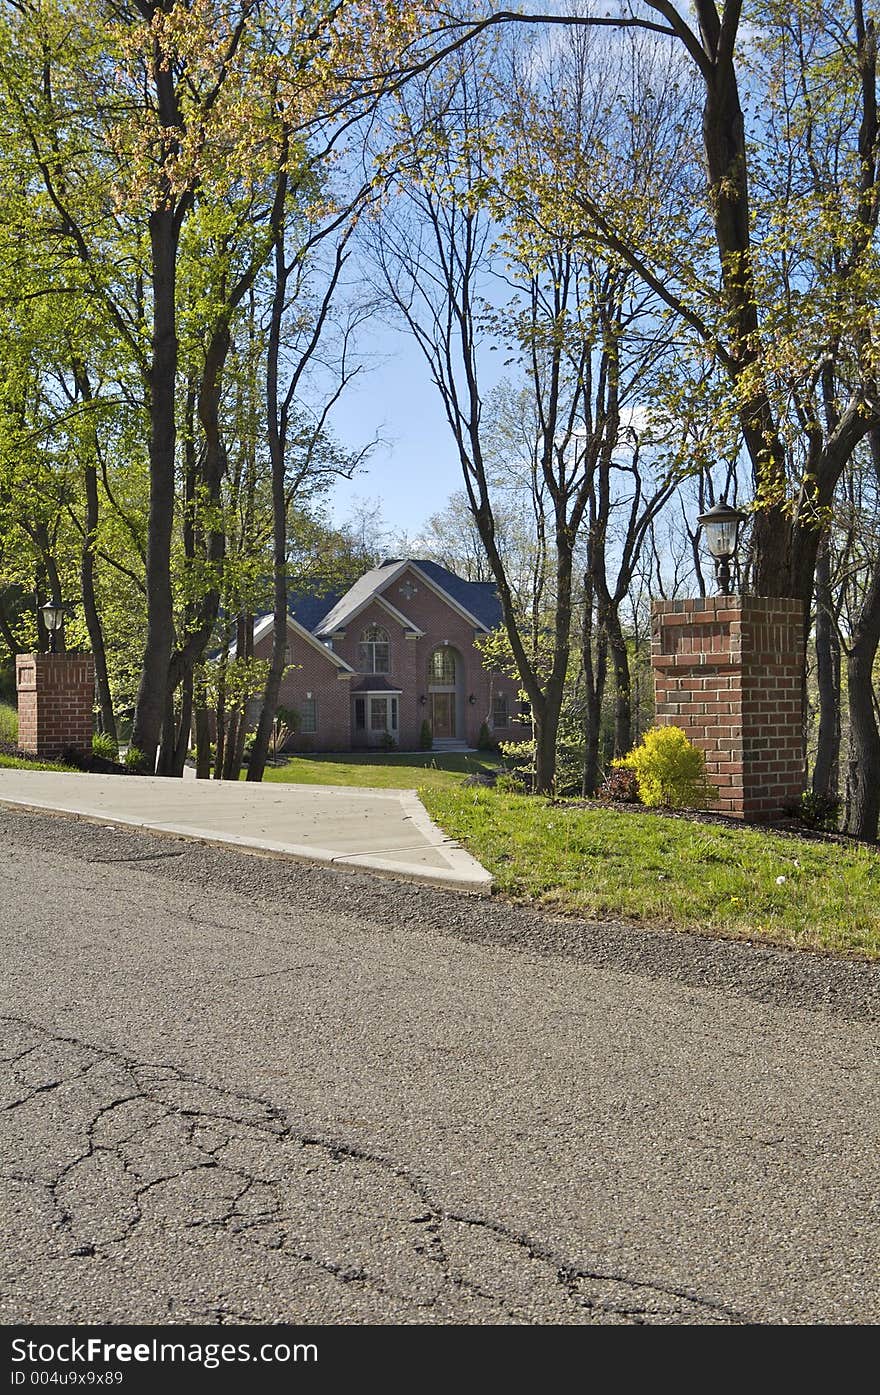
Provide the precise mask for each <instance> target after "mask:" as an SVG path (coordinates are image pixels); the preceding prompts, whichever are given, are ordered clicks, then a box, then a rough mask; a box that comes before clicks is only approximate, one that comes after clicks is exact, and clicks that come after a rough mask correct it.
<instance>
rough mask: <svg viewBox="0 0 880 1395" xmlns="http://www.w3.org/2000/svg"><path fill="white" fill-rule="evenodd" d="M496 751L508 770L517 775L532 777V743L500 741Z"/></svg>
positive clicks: (533, 757) (533, 748) (533, 766)
mask: <svg viewBox="0 0 880 1395" xmlns="http://www.w3.org/2000/svg"><path fill="white" fill-rule="evenodd" d="M498 749H499V751H500V752H501V756H502V759H503V761H504V764H505V766H506V768H507V769H508V770H510V771H512V772H516V773H517V774H519V775H534V773H535V743H534V741H500V742H499V743H498Z"/></svg>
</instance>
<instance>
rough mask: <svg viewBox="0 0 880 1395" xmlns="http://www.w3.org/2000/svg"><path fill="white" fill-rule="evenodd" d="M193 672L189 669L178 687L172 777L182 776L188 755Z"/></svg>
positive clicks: (190, 734) (191, 715) (190, 735)
mask: <svg viewBox="0 0 880 1395" xmlns="http://www.w3.org/2000/svg"><path fill="white" fill-rule="evenodd" d="M193 688H194V684H193V672H192V669H190V670H189V671H188V672H187V673H186V674H185V675H184V679H183V682H182V684H181V686H180V715H179V717H178V720H177V740H176V743H175V747H174V769H173V770H172V772H171V773H172V775H176V776H178V777H182V776H183V767H184V766H185V765H186V758H187V756H188V755H189V747H190V740H191V737H192V717H193Z"/></svg>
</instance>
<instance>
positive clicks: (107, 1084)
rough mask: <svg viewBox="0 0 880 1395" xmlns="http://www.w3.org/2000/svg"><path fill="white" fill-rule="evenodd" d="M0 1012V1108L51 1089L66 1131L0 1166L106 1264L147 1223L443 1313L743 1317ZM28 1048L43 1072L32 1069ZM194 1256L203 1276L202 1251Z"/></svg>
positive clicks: (201, 1313)
mask: <svg viewBox="0 0 880 1395" xmlns="http://www.w3.org/2000/svg"><path fill="white" fill-rule="evenodd" d="M0 1026H2V1027H3V1028H6V1029H10V1030H11V1031H12V1032H13V1033H16V1032H17V1033H19V1034H22V1033H23V1034H26V1035H27V1036H29V1037H30V1044H29V1045H25V1046H24V1048H23V1049H18V1050H17V1054H14V1055H12V1056H9V1057H7V1058H6V1061H7V1064H8V1065H10V1066H11V1068H12V1070H13V1073H14V1075H15V1076H16V1077H17V1080H16V1090H17V1091H18V1092H19V1093H18V1094H17V1095H16V1098H14V1099H13V1100H12V1101H11V1102H10V1103H9V1104H7V1105H6V1106H5V1108H4V1111H3V1113H4V1114H5V1116H6V1118H7V1120H8V1121H10V1122H14V1121H15V1120H16V1119H17V1117H18V1116H19V1115H22V1114H23V1116H25V1118H24V1125H25V1133H26V1136H27V1137H28V1138H29V1137H30V1136H31V1135H32V1133H33V1132H34V1130H35V1128H36V1127H37V1125H38V1122H39V1116H38V1111H39V1109H40V1108H41V1105H42V1101H43V1099H45V1098H47V1097H49V1096H50V1095H54V1097H55V1098H56V1099H57V1098H58V1093H57V1092H58V1091H59V1090H62V1091H63V1092H64V1100H63V1117H64V1120H65V1122H66V1121H68V1120H69V1119H71V1118H72V1117H74V1116H75V1115H77V1114H78V1115H79V1119H80V1122H79V1123H77V1124H75V1125H73V1134H74V1137H73V1138H67V1139H66V1140H61V1139H59V1138H55V1147H56V1156H55V1159H54V1162H53V1163H52V1165H51V1166H49V1167H45V1166H44V1170H43V1172H42V1174H41V1172H40V1168H39V1165H37V1166H36V1170H32V1171H30V1172H28V1171H27V1170H24V1169H22V1168H21V1167H19V1168H16V1167H15V1166H14V1165H13V1167H12V1168H10V1169H8V1170H7V1171H6V1172H5V1174H4V1175H5V1176H6V1178H7V1179H8V1180H9V1181H14V1182H17V1183H19V1184H23V1185H26V1186H29V1187H34V1188H37V1189H39V1190H40V1191H41V1193H42V1194H43V1195H44V1196H45V1197H46V1198H47V1199H48V1201H49V1202H50V1203H51V1207H52V1210H53V1214H54V1217H55V1226H54V1228H55V1231H56V1233H57V1235H60V1236H61V1237H62V1238H63V1240H64V1244H65V1245H66V1255H67V1257H68V1258H69V1259H70V1258H76V1259H79V1260H85V1261H91V1262H94V1263H96V1264H101V1263H103V1264H105V1265H111V1266H113V1267H114V1269H117V1270H118V1269H119V1267H120V1266H123V1267H124V1265H125V1264H126V1263H129V1262H130V1261H131V1259H132V1256H133V1254H135V1255H136V1254H137V1253H138V1252H139V1249H143V1248H144V1247H145V1246H146V1245H147V1244H148V1241H149V1238H150V1236H152V1235H155V1234H156V1233H161V1234H162V1235H167V1234H168V1233H173V1234H174V1235H176V1236H177V1237H178V1238H179V1239H180V1240H181V1241H182V1242H184V1243H185V1242H186V1237H187V1236H191V1237H193V1242H195V1241H196V1240H197V1238H198V1237H208V1238H209V1244H210V1242H211V1240H214V1241H216V1242H217V1243H220V1242H221V1241H222V1242H223V1243H230V1244H231V1245H232V1246H233V1247H234V1251H235V1255H236V1256H237V1257H238V1260H239V1262H245V1263H246V1262H247V1257H248V1256H250V1257H251V1260H252V1261H253V1257H254V1256H255V1255H256V1254H258V1253H262V1254H263V1255H264V1256H266V1257H272V1258H273V1259H274V1260H276V1261H277V1262H279V1263H280V1262H283V1263H284V1264H286V1265H292V1266H294V1267H296V1266H307V1267H308V1268H309V1269H311V1270H312V1271H319V1272H320V1273H321V1274H323V1275H326V1276H329V1277H330V1278H331V1279H332V1280H333V1281H334V1282H336V1283H338V1284H340V1285H342V1286H345V1287H349V1288H351V1287H354V1288H360V1289H362V1290H365V1291H369V1292H372V1293H374V1294H378V1295H382V1296H384V1297H386V1298H387V1297H390V1298H391V1299H393V1300H395V1301H396V1302H397V1303H398V1304H403V1305H404V1306H405V1308H406V1309H407V1310H408V1311H409V1313H410V1315H411V1316H412V1315H413V1314H416V1315H417V1314H421V1315H422V1320H429V1321H430V1320H432V1318H431V1317H430V1316H428V1317H427V1318H426V1317H425V1315H426V1314H432V1313H437V1314H439V1316H438V1317H436V1318H435V1319H433V1320H438V1321H443V1320H453V1321H455V1320H461V1316H460V1312H461V1304H462V1302H465V1303H467V1302H470V1301H476V1302H478V1303H483V1304H487V1305H489V1308H490V1314H491V1318H492V1320H495V1321H506V1322H515V1323H521V1322H529V1321H535V1320H539V1321H549V1322H554V1321H555V1322H560V1321H562V1322H589V1321H600V1322H608V1321H618V1322H621V1321H622V1322H628V1323H632V1324H644V1323H649V1322H658V1321H661V1322H662V1321H674V1322H676V1323H681V1322H698V1323H707V1322H721V1323H728V1324H731V1323H744V1322H749V1321H751V1320H752V1319H750V1318H749V1317H747V1316H746V1315H745V1314H743V1313H741V1312H739V1311H737V1310H736V1309H734V1308H732V1307H730V1306H728V1305H727V1304H725V1303H723V1302H721V1301H718V1300H716V1299H713V1298H711V1297H708V1296H706V1295H703V1294H700V1293H697V1292H696V1291H694V1290H692V1289H688V1288H685V1287H675V1286H670V1285H669V1284H665V1283H663V1282H660V1281H658V1280H653V1279H650V1278H646V1277H639V1276H631V1275H629V1274H626V1273H621V1272H615V1271H610V1270H604V1269H600V1268H591V1267H589V1266H584V1265H580V1264H577V1263H574V1262H572V1260H571V1258H569V1257H566V1256H564V1255H560V1254H559V1253H558V1252H557V1251H556V1250H555V1249H554V1248H553V1247H552V1246H551V1245H549V1244H545V1243H543V1242H541V1241H540V1240H538V1239H536V1238H535V1237H534V1236H531V1235H529V1234H527V1233H525V1232H520V1231H517V1230H515V1229H513V1228H511V1227H510V1226H508V1225H506V1224H504V1223H503V1222H502V1221H500V1220H495V1219H492V1218H491V1217H487V1216H483V1215H479V1214H475V1213H472V1212H469V1211H466V1210H460V1209H454V1208H450V1207H446V1206H443V1205H442V1204H441V1203H440V1202H439V1201H438V1200H437V1199H436V1198H435V1197H434V1195H433V1194H432V1191H431V1189H430V1188H429V1186H428V1185H427V1184H426V1183H425V1182H423V1181H422V1180H421V1179H419V1178H418V1177H416V1176H414V1175H412V1174H411V1173H410V1171H408V1169H407V1168H406V1167H405V1166H403V1165H402V1164H401V1163H399V1162H396V1161H394V1160H393V1159H392V1158H388V1157H385V1156H382V1155H381V1154H379V1153H375V1152H371V1151H369V1150H368V1149H365V1148H360V1147H357V1146H353V1145H351V1144H348V1143H344V1142H342V1141H340V1140H338V1139H333V1138H329V1137H325V1136H322V1135H320V1134H316V1133H310V1132H307V1131H303V1130H302V1129H301V1128H297V1127H296V1125H295V1123H294V1122H293V1121H292V1119H291V1117H290V1115H289V1114H288V1112H287V1111H286V1110H285V1109H283V1108H281V1107H279V1106H278V1105H277V1104H274V1103H273V1102H272V1101H270V1100H267V1099H265V1098H262V1097H260V1096H259V1095H255V1094H248V1093H246V1092H243V1091H236V1090H234V1089H231V1088H229V1087H226V1086H217V1085H214V1084H212V1083H211V1082H210V1081H208V1080H203V1079H200V1078H199V1077H197V1076H195V1075H192V1074H189V1073H187V1072H185V1071H183V1070H181V1069H179V1068H178V1067H176V1066H171V1065H158V1064H156V1063H154V1062H149V1061H138V1060H135V1059H132V1058H130V1057H128V1056H126V1055H124V1054H123V1053H122V1052H120V1051H116V1050H113V1049H112V1048H108V1047H104V1046H96V1045H93V1044H91V1043H88V1042H84V1041H81V1040H79V1039H78V1038H76V1037H70V1036H64V1035H60V1034H58V1033H54V1032H52V1031H51V1030H50V1029H49V1028H47V1027H45V1026H43V1025H41V1024H39V1023H35V1022H31V1021H28V1020H27V1019H25V1018H19V1017H13V1016H9V1015H3V1016H0ZM21 1047H22V1043H21V1041H19V1042H18V1043H17V1048H21ZM41 1051H43V1052H44V1054H45V1055H47V1056H48V1058H49V1061H50V1063H51V1067H52V1069H51V1078H49V1079H40V1078H39V1070H40V1061H41V1056H40V1052H41ZM65 1055H66V1056H67V1057H68V1060H67V1064H66V1066H65V1063H64V1061H63V1059H62V1060H61V1061H59V1057H60V1058H63V1057H65ZM22 1076H26V1077H27V1078H22ZM22 1091H24V1092H22ZM35 1111H37V1117H34V1114H35ZM67 1127H68V1129H69V1128H70V1125H69V1124H68V1125H67ZM63 1142H64V1143H66V1145H67V1148H68V1155H67V1156H66V1159H65V1160H64V1161H62V1160H61V1158H60V1157H59V1156H58V1151H57V1150H60V1148H61V1146H62V1143H63ZM7 1151H8V1150H7ZM203 1258H204V1257H203ZM209 1260H210V1256H209ZM206 1274H207V1282H209V1283H210V1274H211V1264H210V1262H209V1263H208V1265H207V1266H206ZM156 1292H157V1294H158V1296H159V1297H160V1298H161V1297H165V1298H166V1299H167V1307H168V1311H169V1312H171V1309H172V1306H174V1308H175V1312H174V1316H172V1317H170V1318H169V1320H180V1319H181V1312H180V1308H179V1304H178V1303H177V1301H176V1300H174V1299H173V1298H172V1297H170V1296H168V1294H167V1292H166V1291H160V1290H156ZM261 1297H262V1298H263V1300H264V1308H263V1309H260V1310H257V1308H254V1309H253V1310H251V1309H250V1308H249V1307H248V1306H247V1304H243V1303H242V1301H241V1297H240V1296H239V1297H238V1298H235V1297H234V1296H233V1295H231V1294H230V1293H229V1291H228V1289H225V1288H224V1289H222V1290H220V1291H218V1292H216V1293H215V1294H201V1295H200V1298H199V1301H198V1302H195V1301H192V1302H190V1303H189V1305H188V1306H187V1307H186V1309H185V1315H184V1320H189V1321H212V1322H215V1323H223V1322H258V1321H265V1320H267V1316H268V1318H269V1320H271V1318H272V1316H273V1315H274V1316H275V1317H277V1316H279V1313H278V1312H277V1309H276V1311H275V1312H274V1314H273V1312H272V1302H273V1298H272V1294H271V1292H269V1293H266V1294H261ZM12 1301H13V1302H14V1301H15V1300H12ZM265 1304H268V1311H267V1310H266V1308H265ZM536 1305H537V1310H538V1311H539V1313H540V1316H539V1317H538V1318H537V1319H536V1318H535V1316H534V1314H535V1311H536ZM48 1316H49V1315H44V1320H48ZM93 1317H94V1315H93ZM136 1319H137V1313H133V1314H132V1320H136Z"/></svg>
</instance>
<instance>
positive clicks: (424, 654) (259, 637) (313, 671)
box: [254, 558, 523, 751]
mask: <svg viewBox="0 0 880 1395" xmlns="http://www.w3.org/2000/svg"><path fill="white" fill-rule="evenodd" d="M500 621H501V605H500V602H499V600H498V597H497V594H496V591H495V587H494V585H492V584H491V583H489V582H478V581H463V580H462V579H461V577H458V576H455V575H454V574H453V573H452V572H450V571H447V570H446V568H445V567H441V566H439V565H438V564H437V563H436V562H424V561H413V560H411V559H399V558H394V559H391V560H388V561H385V562H382V563H381V564H380V565H379V566H378V567H374V568H373V569H372V570H371V571H368V572H366V573H365V574H364V575H363V576H362V577H360V579H359V580H358V581H356V582H355V584H354V586H352V587H351V588H350V589H349V590H348V591H346V592H345V594H344V595H342V596H325V597H322V598H318V597H314V596H302V597H298V598H295V599H293V600H292V601H291V604H290V615H289V617H288V645H287V660H288V663H289V665H290V667H289V668H288V670H287V672H286V673H285V675H284V679H283V681H282V684H281V695H280V705H281V706H284V707H289V708H292V709H293V710H294V711H295V712H296V713H297V714H298V718H299V722H298V731H297V733H296V736H295V737H294V738H293V740H292V741H291V742H290V743H289V747H290V749H294V750H300V751H303V750H306V751H349V750H357V749H366V748H369V747H377V746H384V745H387V744H388V742H389V737H390V738H391V739H393V741H394V742H395V744H396V745H397V746H398V747H399V748H400V749H401V750H409V751H411V750H416V749H417V748H418V746H419V741H420V736H421V730H422V723H423V722H425V721H427V722H428V724H429V725H430V727H431V732H432V735H433V741H434V747H435V749H444V748H446V749H449V748H451V747H461V746H475V745H476V744H477V737H478V735H479V731H480V728H481V726H482V725H483V723H484V722H485V723H486V724H487V726H488V728H489V731H490V734H491V736H492V738H493V740H496V741H498V740H504V739H506V738H509V739H515V734H521V733H522V730H523V729H522V726H521V725H520V723H519V722H518V720H517V711H518V700H517V689H518V684H517V682H516V680H515V679H512V678H507V677H505V676H503V675H501V674H497V673H490V672H488V671H487V669H486V668H485V667H484V665H483V661H482V658H481V656H480V653H479V651H478V650H477V648H476V646H475V644H474V640H475V639H478V638H479V637H480V636H481V635H485V634H488V633H489V631H490V630H492V629H494V628H495V627H496V626H497V625H498V624H499V623H500ZM271 653H272V616H271V615H266V616H264V617H263V618H262V619H261V620H259V621H258V622H257V625H256V626H255V629H254V655H255V657H256V658H258V659H269V658H270V657H271Z"/></svg>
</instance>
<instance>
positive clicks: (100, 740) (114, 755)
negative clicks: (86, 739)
mask: <svg viewBox="0 0 880 1395" xmlns="http://www.w3.org/2000/svg"><path fill="white" fill-rule="evenodd" d="M92 752H93V753H94V755H96V756H100V757H101V758H102V759H103V760H119V747H118V746H117V744H116V742H115V741H114V740H113V737H112V736H110V735H109V733H108V732H106V731H96V732H95V734H94V736H93V737H92Z"/></svg>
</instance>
